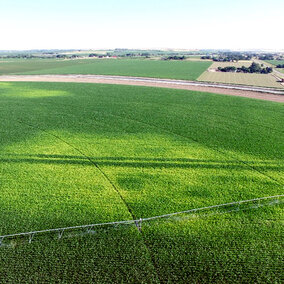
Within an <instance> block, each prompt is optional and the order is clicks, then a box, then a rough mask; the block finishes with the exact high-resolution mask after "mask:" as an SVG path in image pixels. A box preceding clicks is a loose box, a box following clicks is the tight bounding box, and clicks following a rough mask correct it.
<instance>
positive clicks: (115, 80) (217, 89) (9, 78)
mask: <svg viewBox="0 0 284 284" xmlns="http://www.w3.org/2000/svg"><path fill="white" fill-rule="evenodd" d="M0 82H73V83H74V82H75V83H102V84H118V85H133V86H148V87H161V88H171V89H183V90H193V91H200V92H210V93H216V94H223V95H231V96H240V97H247V98H254V99H260V100H267V101H273V102H281V103H283V102H284V91H283V90H275V89H269V88H261V87H250V86H243V85H229V84H215V83H206V82H196V81H184V80H170V79H157V78H142V77H141V78H140V77H125V76H108V75H4V76H0Z"/></svg>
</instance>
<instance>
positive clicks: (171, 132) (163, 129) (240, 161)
mask: <svg viewBox="0 0 284 284" xmlns="http://www.w3.org/2000/svg"><path fill="white" fill-rule="evenodd" d="M108 114H109V115H112V116H116V117H120V118H122V119H126V120H130V121H134V122H138V123H140V124H144V125H147V126H150V127H154V128H157V129H160V130H162V131H163V132H165V133H169V134H172V135H174V136H178V137H182V138H183V139H186V140H190V141H193V142H195V143H197V144H199V145H202V146H205V147H207V148H208V149H211V150H213V151H216V152H218V153H219V154H221V155H223V156H225V157H226V156H227V157H230V158H232V159H233V160H235V161H236V162H239V163H240V164H243V165H245V166H246V167H247V168H248V169H250V170H252V171H255V172H257V173H258V174H260V175H262V176H265V177H266V178H268V179H270V180H272V181H274V182H275V183H276V184H277V185H279V186H282V187H283V186H284V185H283V183H282V182H280V181H279V180H277V179H275V178H274V177H272V176H270V175H268V174H266V173H264V172H262V171H260V170H258V169H257V168H255V167H254V166H252V165H250V164H249V163H247V162H246V161H243V160H239V159H237V158H236V157H235V156H234V155H230V154H228V153H226V152H224V151H221V150H220V149H218V148H217V147H211V146H208V145H206V144H204V143H202V142H199V141H198V140H197V139H195V138H192V137H189V136H185V135H182V134H179V133H176V132H173V131H171V130H168V129H165V128H163V127H160V126H157V125H155V124H150V123H148V122H144V121H140V120H137V119H133V118H129V117H123V116H120V115H115V114H111V113H108Z"/></svg>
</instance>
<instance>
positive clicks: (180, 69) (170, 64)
mask: <svg viewBox="0 0 284 284" xmlns="http://www.w3.org/2000/svg"><path fill="white" fill-rule="evenodd" d="M210 64H211V63H210V62H201V61H162V60H141V59H76V60H56V59H52V60H50V59H29V60H15V61H12V62H0V75H1V74H2V75H3V74H99V75H122V76H138V77H156V78H168V79H183V80H196V79H197V78H198V77H199V76H200V74H202V73H203V72H204V71H205V70H206V69H207V68H208V67H209V66H210Z"/></svg>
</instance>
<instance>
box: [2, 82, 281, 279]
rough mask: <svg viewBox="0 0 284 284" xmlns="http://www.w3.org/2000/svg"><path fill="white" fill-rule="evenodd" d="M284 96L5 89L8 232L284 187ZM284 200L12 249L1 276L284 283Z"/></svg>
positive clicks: (83, 87) (34, 86)
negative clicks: (268, 98) (282, 99)
mask: <svg viewBox="0 0 284 284" xmlns="http://www.w3.org/2000/svg"><path fill="white" fill-rule="evenodd" d="M283 116H284V111H283V104H279V103H273V102H266V101H258V100H253V99H246V98H239V97H230V96H222V95H215V94H208V93H199V92H189V91H182V90H169V89H159V88H147V87H131V86H114V85H95V84H70V83H1V84H0V187H1V198H0V205H1V206H0V216H1V218H0V232H1V234H7V233H15V232H22V231H29V230H40V229H46V228H56V227H61V226H73V225H81V224H89V223H97V222H105V221H117V220H127V219H131V218H133V217H134V218H140V217H143V218H145V217H149V216H154V215H159V214H166V213H171V212H176V211H181V210H188V209H191V208H196V207H203V206H208V205H214V204H221V203H225V202H231V201H238V200H244V199H251V198H257V197H262V196H270V195H277V194H281V193H283V182H284V177H283V165H284V164H283V156H284V142H283V141H284V139H283V134H284V133H283V127H282V124H281V121H283ZM281 208H282V207H281V205H279V206H274V207H269V208H261V209H252V210H249V211H241V212H234V213H227V214H222V215H218V214H217V215H216V214H215V215H211V216H198V215H194V216H192V218H189V219H186V220H184V219H178V220H176V219H175V220H172V221H170V222H162V221H158V222H157V221H155V222H151V223H149V224H145V225H143V228H142V234H140V233H138V231H137V230H136V229H134V228H133V227H130V228H128V229H124V228H122V227H119V228H117V229H108V230H98V231H97V232H96V233H95V234H94V235H90V236H86V235H82V236H77V237H76V236H75V237H74V238H68V237H66V238H63V239H61V240H60V241H56V240H50V239H48V237H47V238H44V237H43V238H42V239H41V240H35V242H34V243H32V244H30V245H27V244H24V243H23V244H18V243H15V244H14V245H13V248H11V247H7V248H4V249H0V279H1V277H2V279H3V282H10V283H17V282H19V283H23V282H33V283H34V282H37V281H43V282H44V281H46V282H56V281H59V282H60V281H61V282H68V283H70V282H74V283H76V282H77V283H78V282H84V283H85V282H91V281H93V282H102V283H105V282H111V281H116V282H126V281H129V282H136V283H137V282H138V283H139V282H144V283H145V282H146V283H151V282H158V281H166V280H169V281H170V282H175V283H176V282H182V283H184V282H186V281H188V282H199V283H201V282H203V283H204V282H207V283H208V282H216V281H217V282H236V281H238V279H241V280H242V281H243V282H255V281H256V282H281V281H280V279H281V270H280V267H281V258H282V257H283V252H282V250H281V249H280V244H281V243H280V240H281V237H283V227H281V223H280V221H279V220H280V219H281V218H283V211H282V209H281Z"/></svg>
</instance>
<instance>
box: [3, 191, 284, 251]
mask: <svg viewBox="0 0 284 284" xmlns="http://www.w3.org/2000/svg"><path fill="white" fill-rule="evenodd" d="M281 197H284V194H282V195H274V196H266V197H260V198H254V199H249V200H240V201H235V202H229V203H223V204H217V205H211V206H206V207H200V208H194V209H189V210H185V211H179V212H174V213H169V214H164V215H158V216H153V217H148V218H140V219H136V220H125V221H115V222H105V223H96V224H89V225H79V226H71V227H62V228H55V229H45V230H40V231H31V232H23V233H16V234H8V235H2V236H0V246H1V245H2V244H3V241H4V240H5V239H12V238H16V237H25V236H26V237H28V238H29V243H31V242H32V239H33V237H34V236H35V235H37V234H43V233H52V232H54V233H58V238H59V239H61V238H62V236H63V233H64V232H66V231H73V230H76V229H87V233H90V232H91V231H92V229H93V228H94V227H102V226H115V225H130V224H135V225H136V227H137V228H138V230H139V231H141V228H142V222H147V221H151V220H155V219H162V218H169V217H172V216H176V215H180V214H187V213H193V212H198V211H203V210H210V209H216V208H222V207H226V206H233V205H238V206H239V205H242V204H245V203H252V202H257V201H263V200H268V199H276V202H275V203H281V202H280V201H279V199H278V198H281ZM228 212H231V211H228Z"/></svg>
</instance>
